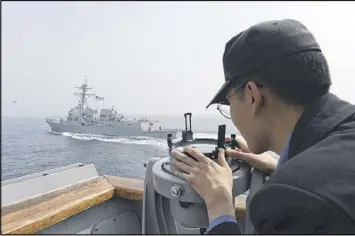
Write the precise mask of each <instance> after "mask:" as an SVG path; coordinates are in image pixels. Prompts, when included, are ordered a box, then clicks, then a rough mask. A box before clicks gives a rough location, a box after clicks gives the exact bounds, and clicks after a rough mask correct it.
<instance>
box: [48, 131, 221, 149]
mask: <svg viewBox="0 0 355 236" xmlns="http://www.w3.org/2000/svg"><path fill="white" fill-rule="evenodd" d="M48 132H50V133H53V134H60V135H63V136H65V137H69V138H72V139H76V140H82V141H100V142H108V143H121V144H135V145H151V146H157V147H159V148H162V149H167V148H168V147H167V143H166V140H165V139H158V138H152V137H142V136H134V137H112V136H105V135H98V134H81V133H70V132H63V133H57V132H54V131H51V130H48ZM194 137H195V138H217V137H216V134H211V133H196V134H194ZM177 140H178V139H177Z"/></svg>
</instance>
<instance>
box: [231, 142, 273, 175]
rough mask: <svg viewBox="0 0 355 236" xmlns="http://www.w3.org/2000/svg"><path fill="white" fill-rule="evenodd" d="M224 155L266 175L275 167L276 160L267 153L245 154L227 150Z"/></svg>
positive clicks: (235, 150) (239, 151) (237, 150)
mask: <svg viewBox="0 0 355 236" xmlns="http://www.w3.org/2000/svg"><path fill="white" fill-rule="evenodd" d="M226 154H227V156H229V157H234V158H236V159H239V160H242V161H245V162H247V163H248V164H249V165H251V166H252V167H254V168H256V169H258V170H259V171H261V172H263V173H266V174H271V173H273V172H274V171H275V169H276V166H277V160H276V159H275V158H273V157H272V156H270V155H269V154H267V153H262V154H254V153H245V152H243V151H242V150H240V149H238V148H236V149H227V150H226Z"/></svg>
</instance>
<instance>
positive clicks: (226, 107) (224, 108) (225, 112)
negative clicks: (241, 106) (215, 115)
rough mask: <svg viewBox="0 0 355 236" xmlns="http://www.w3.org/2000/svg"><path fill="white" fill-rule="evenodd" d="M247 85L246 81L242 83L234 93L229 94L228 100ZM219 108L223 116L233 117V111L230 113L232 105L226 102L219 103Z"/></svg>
mask: <svg viewBox="0 0 355 236" xmlns="http://www.w3.org/2000/svg"><path fill="white" fill-rule="evenodd" d="M245 85H246V83H244V84H242V85H241V86H240V87H239V88H237V89H236V90H235V91H234V93H232V94H231V95H229V96H228V97H227V98H226V100H227V101H228V102H229V99H230V98H231V97H233V96H234V95H235V94H236V93H238V92H239V91H240V90H241V89H242V88H244V86H245ZM217 110H218V111H219V113H221V115H222V116H224V117H225V118H227V119H232V118H231V113H230V106H229V105H226V104H222V103H219V104H218V105H217Z"/></svg>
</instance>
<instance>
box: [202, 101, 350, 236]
mask: <svg viewBox="0 0 355 236" xmlns="http://www.w3.org/2000/svg"><path fill="white" fill-rule="evenodd" d="M288 157H289V160H288V161H287V162H286V163H284V164H283V165H282V166H281V167H280V168H279V169H278V170H277V171H276V172H275V173H274V174H272V175H271V176H270V178H269V179H268V180H267V182H266V184H265V185H264V187H262V189H260V190H259V191H258V192H257V193H256V194H255V196H254V198H253V199H252V201H251V203H250V218H251V221H252V223H253V225H254V227H255V230H256V231H257V232H258V233H260V234H355V106H353V105H350V104H349V103H347V102H345V101H342V100H340V99H339V98H337V97H336V96H335V95H333V94H327V95H324V96H323V97H322V98H321V99H319V100H318V101H317V102H315V103H314V104H312V105H311V106H309V107H308V108H307V109H306V111H305V112H304V113H303V114H302V116H301V118H300V119H299V121H298V122H297V124H296V126H295V128H294V130H293V133H292V136H291V141H290V148H289V152H288ZM240 233H241V231H240V230H239V227H238V225H237V224H234V223H222V224H220V225H218V226H216V227H215V228H213V229H212V230H211V231H210V232H209V234H240Z"/></svg>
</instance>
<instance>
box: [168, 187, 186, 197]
mask: <svg viewBox="0 0 355 236" xmlns="http://www.w3.org/2000/svg"><path fill="white" fill-rule="evenodd" d="M183 193H184V191H183V189H182V187H181V186H179V185H177V184H175V185H173V186H172V187H171V189H170V194H171V196H173V197H174V198H178V197H180V196H181V195H182V194H183Z"/></svg>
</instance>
